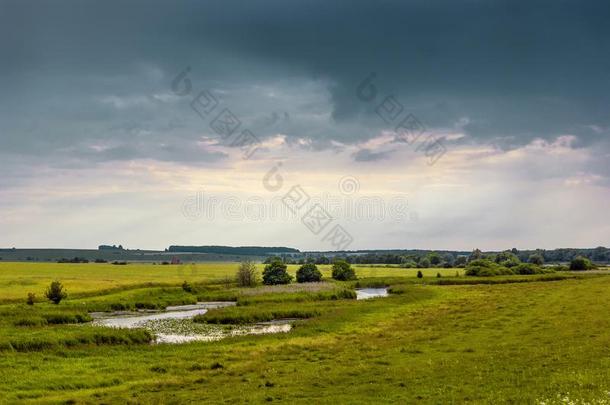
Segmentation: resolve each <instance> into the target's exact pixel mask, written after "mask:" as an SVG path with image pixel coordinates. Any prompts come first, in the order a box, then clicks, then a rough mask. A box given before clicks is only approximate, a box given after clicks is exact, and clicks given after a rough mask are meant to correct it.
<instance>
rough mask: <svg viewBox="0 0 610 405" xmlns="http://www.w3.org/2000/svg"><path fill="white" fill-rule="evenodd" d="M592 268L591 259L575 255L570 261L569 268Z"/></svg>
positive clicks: (579, 269)
mask: <svg viewBox="0 0 610 405" xmlns="http://www.w3.org/2000/svg"><path fill="white" fill-rule="evenodd" d="M592 268H593V263H591V260H589V259H587V258H586V257H582V256H576V257H575V258H574V259H572V261H571V262H570V270H578V271H581V270H591V269H592Z"/></svg>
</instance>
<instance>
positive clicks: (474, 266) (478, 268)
mask: <svg viewBox="0 0 610 405" xmlns="http://www.w3.org/2000/svg"><path fill="white" fill-rule="evenodd" d="M464 273H465V274H466V275H467V276H480V277H489V276H500V275H511V274H515V273H514V272H513V271H512V270H511V269H509V268H506V267H504V266H501V265H499V264H497V263H495V262H492V261H491V260H488V259H477V260H473V261H471V262H470V263H468V265H467V266H466V270H465V272H464Z"/></svg>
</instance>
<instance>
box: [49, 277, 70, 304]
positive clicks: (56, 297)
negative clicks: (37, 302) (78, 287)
mask: <svg viewBox="0 0 610 405" xmlns="http://www.w3.org/2000/svg"><path fill="white" fill-rule="evenodd" d="M45 296H46V297H47V298H48V299H49V300H50V301H52V302H53V304H59V303H60V301H61V300H63V299H64V298H66V297H67V296H68V294H67V292H66V291H65V290H64V286H63V285H62V284H61V283H60V282H59V281H57V280H55V281H53V282H52V283H51V285H50V286H49V287H48V288H47V291H46V292H45Z"/></svg>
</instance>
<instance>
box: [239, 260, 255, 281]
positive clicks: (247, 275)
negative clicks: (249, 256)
mask: <svg viewBox="0 0 610 405" xmlns="http://www.w3.org/2000/svg"><path fill="white" fill-rule="evenodd" d="M235 278H236V280H237V285H238V286H239V287H254V286H255V285H256V284H258V277H257V274H256V265H255V264H254V262H252V261H250V260H245V261H243V262H241V263H240V264H239V267H238V268H237V274H236V276H235Z"/></svg>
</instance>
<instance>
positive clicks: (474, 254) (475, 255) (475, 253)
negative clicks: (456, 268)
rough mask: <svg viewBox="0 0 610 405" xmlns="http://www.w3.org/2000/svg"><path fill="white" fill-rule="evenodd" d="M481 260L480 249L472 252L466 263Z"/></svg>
mask: <svg viewBox="0 0 610 405" xmlns="http://www.w3.org/2000/svg"><path fill="white" fill-rule="evenodd" d="M482 258H483V252H481V250H480V249H475V250H473V251H472V253H471V254H470V256H468V261H469V262H472V261H473V260H479V259H482Z"/></svg>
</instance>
